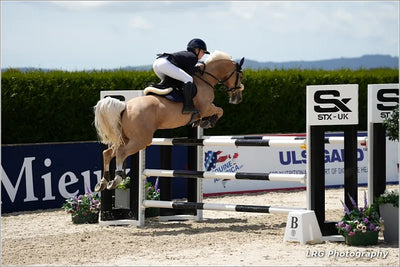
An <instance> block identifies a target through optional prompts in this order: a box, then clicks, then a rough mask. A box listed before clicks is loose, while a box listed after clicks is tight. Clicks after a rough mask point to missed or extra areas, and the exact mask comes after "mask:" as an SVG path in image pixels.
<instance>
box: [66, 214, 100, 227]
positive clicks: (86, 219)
mask: <svg viewBox="0 0 400 267" xmlns="http://www.w3.org/2000/svg"><path fill="white" fill-rule="evenodd" d="M71 219H72V223H74V224H82V223H98V222H99V213H98V212H96V213H88V214H86V215H83V214H76V215H71Z"/></svg>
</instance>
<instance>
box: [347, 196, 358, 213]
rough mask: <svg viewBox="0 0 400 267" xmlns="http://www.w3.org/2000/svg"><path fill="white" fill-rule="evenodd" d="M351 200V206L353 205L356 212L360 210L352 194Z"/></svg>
mask: <svg viewBox="0 0 400 267" xmlns="http://www.w3.org/2000/svg"><path fill="white" fill-rule="evenodd" d="M349 198H350V201H351V204H353V207H354V208H355V209H356V210H358V206H357V202H356V201H355V200H354V199H353V198H352V197H351V196H350V194H349Z"/></svg>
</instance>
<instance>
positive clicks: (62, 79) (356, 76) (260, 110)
mask: <svg viewBox="0 0 400 267" xmlns="http://www.w3.org/2000/svg"><path fill="white" fill-rule="evenodd" d="M154 81H158V78H157V77H156V76H155V74H154V73H153V72H152V71H123V70H120V71H93V72H63V71H51V72H43V71H32V72H26V73H22V72H20V71H18V70H7V71H5V72H3V73H2V77H1V98H2V100H1V101H2V103H1V113H2V143H3V144H18V143H43V142H66V141H93V140H97V136H96V132H95V129H94V126H93V118H94V117H93V110H92V109H93V106H95V105H96V102H97V101H98V100H99V96H100V91H103V90H124V89H126V90H142V89H143V88H144V87H146V85H147V84H148V83H149V82H154ZM398 82H399V72H398V70H393V69H376V70H358V71H351V70H338V71H322V70H258V71H255V70H245V71H244V80H243V84H244V85H245V91H244V92H243V102H242V103H240V104H238V105H232V104H228V96H227V94H226V92H224V91H223V90H222V89H221V90H216V100H215V103H216V105H218V106H221V107H222V108H223V109H224V116H223V117H222V118H221V119H220V121H219V122H218V124H217V126H216V127H215V128H214V129H208V130H206V131H205V134H206V135H233V134H257V133H258V134H263V133H295V132H305V93H306V92H305V88H306V86H307V85H322V84H359V107H360V112H359V113H360V126H359V130H366V128H367V127H366V119H367V107H366V106H367V84H373V83H398ZM185 129H186V127H181V128H179V129H177V130H175V131H174V133H173V134H174V135H177V136H182V135H184V134H185V133H186V130H185ZM157 134H158V133H156V136H157Z"/></svg>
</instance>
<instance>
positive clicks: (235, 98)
mask: <svg viewBox="0 0 400 267" xmlns="http://www.w3.org/2000/svg"><path fill="white" fill-rule="evenodd" d="M240 87H241V88H240V89H238V90H235V91H233V92H232V94H231V96H230V98H229V103H230V104H239V103H240V102H242V91H243V90H244V85H243V84H241V85H240Z"/></svg>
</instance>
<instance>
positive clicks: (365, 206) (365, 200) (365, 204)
mask: <svg viewBox="0 0 400 267" xmlns="http://www.w3.org/2000/svg"><path fill="white" fill-rule="evenodd" d="M367 208H368V203H367V192H365V190H364V209H367Z"/></svg>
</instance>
